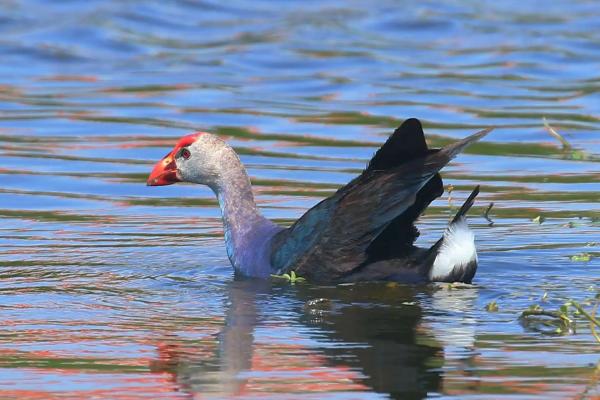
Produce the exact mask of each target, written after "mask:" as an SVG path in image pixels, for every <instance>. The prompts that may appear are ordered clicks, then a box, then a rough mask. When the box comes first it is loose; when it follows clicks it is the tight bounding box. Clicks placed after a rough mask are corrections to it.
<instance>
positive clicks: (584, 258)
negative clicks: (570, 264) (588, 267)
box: [570, 253, 592, 262]
mask: <svg viewBox="0 0 600 400" xmlns="http://www.w3.org/2000/svg"><path fill="white" fill-rule="evenodd" d="M570 258H571V261H576V262H588V261H590V260H591V259H592V255H591V254H590V253H579V254H575V255H573V256H571V257H570Z"/></svg>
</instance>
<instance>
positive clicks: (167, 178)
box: [146, 150, 181, 186]
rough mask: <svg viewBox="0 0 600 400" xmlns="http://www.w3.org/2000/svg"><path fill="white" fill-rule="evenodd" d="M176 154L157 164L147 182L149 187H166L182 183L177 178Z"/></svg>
mask: <svg viewBox="0 0 600 400" xmlns="http://www.w3.org/2000/svg"><path fill="white" fill-rule="evenodd" d="M174 153H175V150H173V151H172V152H170V153H169V154H167V155H166V156H165V157H164V158H163V159H162V160H160V161H159V162H157V163H156V165H155V166H154V169H153V170H152V172H151V173H150V176H149V177H148V180H147V181H146V184H147V185H148V186H165V185H172V184H173V183H176V182H181V179H179V177H178V176H177V165H175V160H174Z"/></svg>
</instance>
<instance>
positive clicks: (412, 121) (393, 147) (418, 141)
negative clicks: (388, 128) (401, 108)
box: [367, 118, 428, 171]
mask: <svg viewBox="0 0 600 400" xmlns="http://www.w3.org/2000/svg"><path fill="white" fill-rule="evenodd" d="M427 152H428V149H427V143H426V142H425V134H424V133H423V127H422V126H421V122H420V121H419V120H418V119H416V118H409V119H407V120H406V121H404V122H403V123H402V125H400V127H398V128H397V129H396V130H395V131H394V133H393V134H392V135H391V136H390V137H389V138H388V140H387V141H386V142H385V143H384V144H383V146H381V148H380V149H379V150H377V152H376V153H375V155H374V156H373V158H372V159H371V161H369V165H368V166H367V171H375V170H377V171H383V170H387V169H390V168H394V167H397V166H398V165H400V164H402V163H405V162H406V161H409V160H412V159H415V158H418V157H422V156H424V155H425V154H427Z"/></svg>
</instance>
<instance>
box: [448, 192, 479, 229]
mask: <svg viewBox="0 0 600 400" xmlns="http://www.w3.org/2000/svg"><path fill="white" fill-rule="evenodd" d="M478 194H479V185H477V186H475V189H473V191H472V192H471V194H470V195H469V197H467V200H465V202H464V203H463V205H462V206H461V207H460V210H458V212H457V213H456V215H455V216H454V218H453V219H452V222H451V224H453V223H455V222H456V221H458V220H459V219H460V218H461V217H463V216H464V215H465V214H466V213H467V212H468V211H469V209H470V208H471V207H472V206H473V203H475V197H477V195H478Z"/></svg>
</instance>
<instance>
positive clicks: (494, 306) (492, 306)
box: [485, 300, 499, 312]
mask: <svg viewBox="0 0 600 400" xmlns="http://www.w3.org/2000/svg"><path fill="white" fill-rule="evenodd" d="M498 309H499V307H498V303H496V300H492V301H490V302H489V303H487V304H486V305H485V311H488V312H497V311H498Z"/></svg>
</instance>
